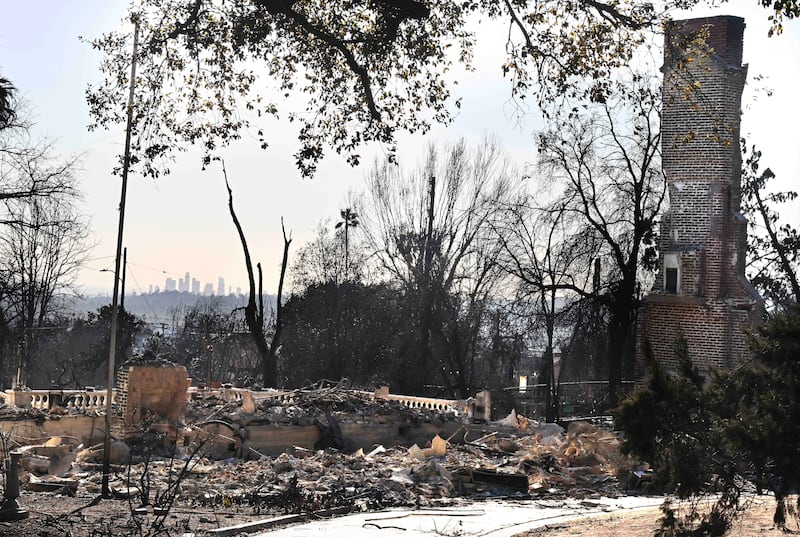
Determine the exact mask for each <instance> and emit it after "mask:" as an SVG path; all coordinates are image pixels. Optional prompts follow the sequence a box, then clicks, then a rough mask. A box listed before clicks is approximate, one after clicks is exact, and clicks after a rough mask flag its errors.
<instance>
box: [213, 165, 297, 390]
mask: <svg viewBox="0 0 800 537" xmlns="http://www.w3.org/2000/svg"><path fill="white" fill-rule="evenodd" d="M222 171H223V174H224V175H225V187H226V188H227V189H228V210H229V211H230V214H231V219H232V220H233V225H234V226H236V231H237V233H238V234H239V240H240V241H241V243H242V251H243V252H244V263H245V267H246V268H247V280H248V284H249V294H248V299H247V305H246V306H245V308H244V315H245V320H246V322H247V327H248V328H249V330H250V333H251V334H252V336H253V341H254V343H255V345H256V348H257V350H258V354H259V356H261V376H262V380H263V382H264V386H271V387H275V386H277V384H278V373H277V371H278V369H277V357H276V352H277V349H278V345H279V344H280V336H281V332H282V330H283V316H282V311H283V309H282V306H281V302H282V295H283V284H284V276H285V274H286V265H287V263H288V259H289V246H290V245H291V243H292V239H291V237H288V238H287V236H286V228H285V227H284V226H283V219H281V229H282V230H283V259H282V262H281V275H280V281H279V283H278V297H277V305H276V311H275V331H274V333H273V336H272V339H271V341H270V342H269V343H267V336H266V333H265V332H264V293H263V291H264V289H263V279H262V273H261V263H258V265H257V268H258V291H257V292H256V282H255V276H254V274H253V262H252V260H251V258H250V249H249V248H248V247H247V239H246V238H245V235H244V231H243V230H242V226H241V224H240V223H239V219H238V218H237V217H236V211H235V210H234V209H233V191H232V190H231V187H230V184H229V183H228V174H227V172H226V171H225V164H224V163H223V165H222Z"/></svg>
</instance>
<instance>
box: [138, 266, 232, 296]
mask: <svg viewBox="0 0 800 537" xmlns="http://www.w3.org/2000/svg"><path fill="white" fill-rule="evenodd" d="M201 286H202V287H203V291H202V293H201V292H200V287H201ZM170 291H177V292H179V293H189V294H192V295H202V296H212V295H217V296H225V295H232V294H235V295H241V294H242V288H241V287H236V289H235V290H234V288H233V286H228V288H227V289H226V288H225V278H224V277H223V276H219V277H217V288H216V290H214V285H213V284H212V283H211V282H206V283H205V284H203V283H202V282H201V281H200V280H198V279H197V278H192V275H191V272H190V271H186V274H185V275H184V276H183V277H182V278H178V281H177V282H176V281H175V278H173V277H171V276H167V277H166V279H165V280H164V290H163V292H165V293H166V292H170ZM148 292H149V293H150V294H153V293H160V292H162V290H161V287H160V286H158V285H156V284H152V283H151V284H149V287H148Z"/></svg>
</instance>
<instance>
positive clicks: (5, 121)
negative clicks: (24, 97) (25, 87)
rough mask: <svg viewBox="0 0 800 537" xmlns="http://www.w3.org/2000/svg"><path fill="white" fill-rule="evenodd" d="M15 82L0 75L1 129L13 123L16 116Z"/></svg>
mask: <svg viewBox="0 0 800 537" xmlns="http://www.w3.org/2000/svg"><path fill="white" fill-rule="evenodd" d="M15 91H16V88H14V84H12V83H11V81H10V80H8V79H6V78H3V77H0V131H1V130H3V129H5V128H6V127H8V126H10V125H11V122H12V121H14V118H15V117H16V112H15V111H14V92H15Z"/></svg>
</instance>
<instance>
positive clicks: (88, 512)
mask: <svg viewBox="0 0 800 537" xmlns="http://www.w3.org/2000/svg"><path fill="white" fill-rule="evenodd" d="M19 503H20V505H21V507H22V508H23V509H25V510H27V511H28V512H29V514H30V517H29V518H28V519H26V520H22V521H18V522H0V535H2V536H8V537H95V536H96V537H101V536H102V537H105V536H112V535H113V536H114V537H124V536H128V535H130V536H134V535H137V536H155V535H166V536H173V535H178V536H180V535H183V534H185V533H195V534H196V535H200V536H201V535H203V534H204V533H205V532H207V531H209V530H212V529H216V528H223V527H229V526H232V525H234V524H239V523H243V522H252V521H254V520H258V519H261V518H268V517H269V516H271V515H270V514H269V513H262V514H260V515H256V514H254V513H253V511H252V509H239V508H237V507H236V506H231V507H230V508H227V509H225V508H218V509H207V508H198V507H197V506H194V507H193V506H190V505H177V506H175V507H174V508H173V509H172V510H171V512H170V513H169V514H167V515H166V516H164V517H162V518H161V519H160V520H161V522H162V524H161V525H160V526H157V525H156V524H154V523H155V522H157V521H158V520H159V517H158V516H157V515H156V514H154V513H152V512H149V513H145V514H140V515H135V516H134V515H133V513H132V506H131V505H130V504H129V503H128V502H127V501H125V500H103V501H97V496H91V495H80V494H79V495H78V496H75V497H70V496H61V495H57V494H42V493H30V492H23V494H22V496H21V497H20V499H19ZM93 503H95V505H92V504H93ZM773 512H774V502H773V501H772V500H771V499H770V498H763V499H762V498H759V499H755V500H752V501H751V502H750V504H749V507H748V509H747V510H746V512H745V513H744V514H743V515H742V516H741V517H740V518H739V519H738V520H737V521H736V522H735V523H734V526H733V528H732V530H731V532H730V534H729V535H730V536H731V537H751V536H755V535H763V536H766V537H779V536H780V537H783V536H785V533H784V532H783V531H781V530H780V529H777V528H775V527H774V525H773V523H772V516H773ZM274 514H277V513H274ZM660 517H661V513H660V511H659V510H658V509H647V510H630V511H620V512H616V513H611V514H608V515H600V516H592V517H587V518H585V519H582V520H576V521H572V522H558V523H553V524H550V525H548V526H545V527H543V528H540V529H536V530H532V531H529V532H526V533H520V534H519V535H518V536H517V537H538V536H542V537H575V536H584V535H590V536H591V537H650V536H652V535H653V530H654V529H655V528H656V527H657V522H658V519H659V518H660ZM137 520H138V523H139V524H141V525H137V523H136V521H137ZM159 528H160V529H161V531H160V532H159V531H157V530H158V529H159ZM787 528H788V530H789V532H790V533H794V534H797V533H800V526H798V523H797V522H796V521H795V520H792V521H791V522H790V523H789V524H787Z"/></svg>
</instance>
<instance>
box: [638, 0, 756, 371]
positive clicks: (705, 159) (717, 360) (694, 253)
mask: <svg viewBox="0 0 800 537" xmlns="http://www.w3.org/2000/svg"><path fill="white" fill-rule="evenodd" d="M744 26H745V25H744V20H743V19H741V18H739V17H731V16H720V17H709V18H702V19H689V20H685V21H673V22H671V23H670V24H669V25H668V26H667V28H666V35H665V44H664V45H665V46H664V67H663V72H664V80H663V87H662V96H663V108H662V115H661V151H662V163H663V169H664V174H665V176H666V180H667V188H668V190H669V204H670V207H669V209H668V210H667V212H666V213H665V214H664V215H663V217H662V220H661V230H660V239H659V250H660V253H661V255H660V259H659V270H658V273H657V277H656V282H655V284H654V285H653V289H652V290H651V292H650V294H649V295H648V296H647V297H646V298H645V302H644V305H643V307H642V310H641V311H640V315H639V325H638V337H637V363H638V365H640V366H644V365H645V360H644V356H643V344H644V341H645V339H646V340H648V341H649V343H650V346H651V348H652V349H653V353H654V355H655V358H656V359H657V360H659V361H660V362H661V363H662V364H663V365H664V366H665V367H666V368H667V369H673V368H674V367H675V365H676V362H675V354H674V345H675V341H676V340H677V339H678V337H684V338H685V339H686V341H687V343H688V348H689V356H690V357H691V358H692V360H693V361H694V362H695V363H696V364H697V365H698V366H700V367H701V369H708V368H709V367H711V366H714V367H718V368H729V367H732V366H733V365H734V364H735V363H737V362H738V361H739V360H741V359H742V358H744V357H745V356H747V355H748V347H747V340H746V337H745V333H744V330H745V329H746V328H748V327H750V326H752V324H753V323H754V322H755V321H756V319H757V318H758V316H759V314H760V311H761V304H762V302H761V298H760V297H759V296H758V293H757V292H756V291H755V289H754V288H753V286H752V285H751V284H750V283H749V282H748V281H747V279H746V278H745V275H744V266H745V265H744V264H745V254H746V249H747V221H746V220H745V218H744V217H743V216H742V214H741V213H740V195H741V166H742V162H741V152H740V148H739V128H740V114H741V99H742V89H743V88H744V83H745V78H746V75H747V66H743V65H742V64H741V63H742V37H743V34H744ZM642 371H643V369H642Z"/></svg>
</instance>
